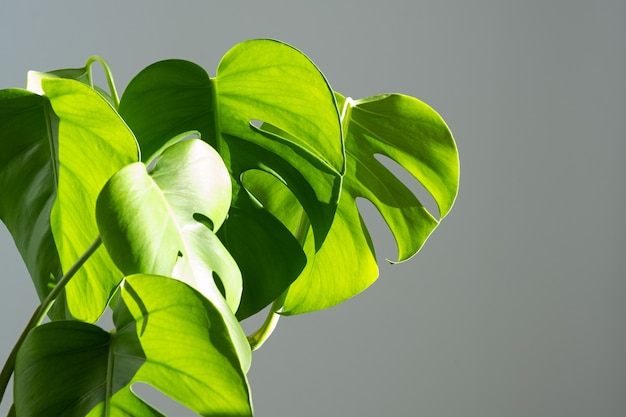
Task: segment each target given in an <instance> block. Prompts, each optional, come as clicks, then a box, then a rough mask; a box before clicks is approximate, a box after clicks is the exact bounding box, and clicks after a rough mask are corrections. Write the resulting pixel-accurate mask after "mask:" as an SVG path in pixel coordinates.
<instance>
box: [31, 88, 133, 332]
mask: <svg viewBox="0 0 626 417" xmlns="http://www.w3.org/2000/svg"><path fill="white" fill-rule="evenodd" d="M42 88H43V90H44V91H45V93H46V96H47V97H48V99H49V100H50V102H51V104H52V108H53V110H54V112H55V114H56V115H57V116H58V118H59V126H58V161H59V170H58V189H57V195H56V200H55V202H54V205H53V207H52V212H51V219H50V222H51V225H52V233H53V235H54V241H55V243H56V246H57V250H58V253H59V258H60V260H61V265H62V267H63V270H64V271H66V270H67V269H68V268H69V267H71V266H72V265H73V264H74V263H75V262H76V261H77V260H78V259H79V257H80V256H81V255H82V254H83V253H84V252H85V250H86V249H87V248H88V247H89V246H90V245H91V244H92V243H93V242H94V241H95V239H97V238H98V235H99V233H98V228H97V225H96V219H95V203H96V198H97V196H98V193H99V192H100V190H101V188H102V187H103V186H104V184H105V183H106V181H107V180H108V179H109V178H110V177H111V175H113V174H114V173H115V172H117V171H118V170H119V169H120V168H122V167H123V166H126V165H128V164H130V163H132V162H134V161H137V160H138V159H139V156H138V149H137V143H136V141H135V138H134V136H133V134H132V132H131V131H130V130H129V129H128V127H127V126H126V124H125V123H124V121H123V120H122V119H121V118H120V116H119V115H118V114H117V112H116V111H115V110H114V109H113V107H112V106H111V105H110V104H109V102H107V101H106V100H105V99H104V98H103V97H102V96H101V95H100V94H98V93H97V92H95V91H94V90H93V89H91V88H90V87H88V86H86V85H84V84H82V83H80V82H78V81H75V80H69V79H61V78H49V79H44V80H42ZM121 279H122V274H121V273H120V272H119V270H118V269H117V268H116V267H115V265H114V264H113V262H112V261H111V259H110V258H109V256H108V255H107V253H106V250H105V249H104V248H99V249H98V250H97V251H96V252H95V253H94V254H93V255H92V256H91V257H90V258H89V260H87V262H86V263H85V264H84V265H83V267H82V268H81V269H80V270H79V271H78V273H77V274H76V275H75V276H74V278H73V279H72V280H71V281H70V282H69V284H68V285H67V287H66V288H65V294H66V298H67V306H68V309H69V313H70V314H71V315H72V316H73V317H76V318H78V319H81V320H83V321H95V320H96V319H97V318H98V317H99V316H100V314H101V313H102V311H103V310H104V308H105V306H106V303H107V301H108V299H109V297H110V295H111V291H112V290H113V289H114V288H115V287H116V285H117V284H118V283H119V282H120V280H121Z"/></svg>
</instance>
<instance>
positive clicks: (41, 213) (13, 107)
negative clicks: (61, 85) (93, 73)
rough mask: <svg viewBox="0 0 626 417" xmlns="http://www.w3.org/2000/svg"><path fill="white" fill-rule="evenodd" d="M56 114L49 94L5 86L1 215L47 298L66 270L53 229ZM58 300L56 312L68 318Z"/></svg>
mask: <svg viewBox="0 0 626 417" xmlns="http://www.w3.org/2000/svg"><path fill="white" fill-rule="evenodd" d="M56 122H57V120H56V116H55V115H54V113H53V112H52V108H51V107H50V104H49V102H48V100H47V99H46V98H45V97H42V96H39V95H37V94H33V93H31V92H28V91H26V90H21V89H8V90H2V91H0V195H1V197H0V220H2V222H3V223H4V224H5V225H6V227H7V229H8V230H9V232H10V233H11V235H12V236H13V239H14V241H15V245H16V246H17V249H18V250H19V252H20V254H21V256H22V259H23V260H24V263H25V265H26V268H27V269H28V272H29V274H30V276H31V278H32V280H33V283H34V284H35V288H36V290H37V294H38V296H39V298H40V299H43V298H44V297H45V296H46V295H47V294H48V293H49V292H50V289H51V285H52V284H53V283H54V281H55V280H56V279H59V278H60V277H61V275H62V271H61V263H60V260H59V256H58V253H57V250H56V246H55V244H54V239H53V237H52V231H51V228H50V212H51V210H52V204H53V202H54V198H55V195H56V187H57V175H58V160H57V155H56V149H57V146H58V144H57V138H56ZM58 307H62V304H61V303H57V304H56V305H55V307H54V308H53V310H52V311H51V312H50V314H51V315H52V316H54V317H62V316H63V314H64V310H63V309H62V308H61V309H59V308H58Z"/></svg>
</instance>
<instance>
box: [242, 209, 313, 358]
mask: <svg viewBox="0 0 626 417" xmlns="http://www.w3.org/2000/svg"><path fill="white" fill-rule="evenodd" d="M310 226H311V223H310V222H309V218H308V217H307V215H306V213H305V212H304V211H302V214H301V215H300V222H299V223H298V229H297V230H296V235H295V237H296V239H297V240H298V243H300V246H304V242H305V240H306V236H307V234H308V232H309V227H310ZM288 292H289V288H287V289H286V290H285V292H283V293H282V294H281V295H280V296H279V297H278V298H277V299H276V300H274V302H273V303H272V307H271V308H270V311H269V312H268V314H267V317H266V318H265V321H264V322H263V324H262V325H261V327H259V329H258V330H257V331H256V332H254V333H253V334H251V335H250V336H248V343H250V349H252V350H253V351H254V350H257V349H259V348H260V347H261V346H262V345H263V343H265V342H266V341H267V339H269V337H270V336H271V335H272V333H273V332H274V329H275V328H276V326H277V325H278V320H279V319H280V312H281V311H282V310H283V307H284V303H285V300H286V299H287V293H288Z"/></svg>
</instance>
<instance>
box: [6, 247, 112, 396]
mask: <svg viewBox="0 0 626 417" xmlns="http://www.w3.org/2000/svg"><path fill="white" fill-rule="evenodd" d="M101 244H102V240H101V239H100V236H98V238H97V239H96V240H95V241H94V242H93V243H92V244H91V246H90V247H89V248H88V249H87V250H86V251H85V253H84V254H83V255H82V256H81V257H80V258H79V259H78V261H76V263H75V264H74V265H72V267H71V268H70V269H68V270H67V272H66V273H65V275H63V276H62V277H61V279H60V280H59V282H58V283H57V285H56V286H55V287H54V288H53V289H52V291H50V293H48V295H47V296H46V298H45V299H44V300H43V301H42V302H41V304H40V305H39V307H37V309H35V312H34V313H33V315H32V317H31V318H30V320H29V322H28V324H27V325H26V327H25V328H24V331H23V332H22V334H21V335H20V337H19V339H18V340H17V343H15V346H13V350H11V353H10V354H9V357H8V358H7V360H6V362H5V363H4V367H3V368H2V372H1V373H0V403H1V402H2V399H3V398H4V393H5V391H6V388H7V385H8V384H9V380H10V379H11V375H12V374H13V370H14V368H15V359H16V358H17V352H18V351H19V350H20V348H21V347H22V344H23V343H24V340H26V336H28V333H29V332H30V331H31V330H32V329H34V328H35V327H37V326H38V325H40V324H41V322H42V321H43V319H44V318H45V317H46V314H48V311H50V308H51V307H52V304H53V303H54V301H55V300H56V298H57V297H58V296H59V294H60V293H61V291H62V290H63V288H65V286H66V285H67V283H68V282H69V281H70V279H72V277H73V276H74V275H75V274H76V272H77V271H78V270H79V269H80V268H81V267H82V266H83V264H84V263H85V262H86V261H87V259H89V257H90V256H91V255H92V254H93V253H94V252H95V251H96V249H98V247H99V246H100V245H101Z"/></svg>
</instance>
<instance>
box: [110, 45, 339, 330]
mask: <svg viewBox="0 0 626 417" xmlns="http://www.w3.org/2000/svg"><path fill="white" fill-rule="evenodd" d="M120 114H121V115H122V116H123V117H124V119H125V120H126V121H127V123H128V124H129V126H130V127H131V128H132V129H133V132H135V135H136V136H137V139H138V141H139V143H140V144H141V147H142V149H143V150H144V153H145V155H146V156H147V155H151V154H153V153H154V152H157V151H158V149H159V148H160V147H161V146H162V144H163V140H164V138H169V137H171V136H173V135H175V134H178V133H180V132H182V131H187V130H197V131H199V132H201V136H202V139H203V140H205V141H206V142H208V143H209V144H211V145H212V146H214V147H215V148H216V149H217V150H218V152H219V153H220V155H221V156H222V158H223V159H224V161H225V163H226V165H227V167H228V169H229V171H230V173H231V176H232V178H233V215H231V216H230V217H229V219H228V220H227V222H226V224H225V227H223V228H222V229H221V231H220V236H221V238H222V240H223V241H224V242H225V244H226V245H227V247H228V248H229V250H230V251H231V253H232V254H233V256H234V257H235V259H236V260H237V262H238V264H239V265H240V266H241V268H242V274H243V279H244V295H243V300H242V306H241V311H242V313H240V318H242V316H247V315H249V314H252V313H254V312H256V311H258V310H260V309H261V308H263V307H264V306H265V305H267V304H268V303H269V302H271V301H272V300H273V299H274V298H276V297H277V296H278V295H279V294H280V293H281V292H282V291H283V290H284V289H285V288H287V286H289V284H290V283H291V282H292V281H293V280H294V279H295V278H296V276H297V274H298V273H299V271H300V270H301V269H302V267H303V266H304V262H305V258H304V255H303V254H302V251H301V249H300V247H299V245H298V243H297V241H296V240H295V239H294V238H293V237H290V236H289V234H288V233H287V231H286V230H285V229H284V228H283V227H280V224H279V223H277V222H276V221H273V222H272V221H271V220H268V216H267V213H266V212H265V211H264V210H263V209H261V208H260V207H259V206H258V204H257V203H256V202H255V201H254V199H252V198H251V197H250V195H249V193H248V192H247V191H246V190H245V189H244V188H243V187H242V184H241V177H242V174H243V173H245V172H247V171H249V170H261V171H264V172H267V173H270V174H272V175H273V176H274V177H276V178H278V179H279V181H281V182H282V183H283V184H285V185H286V186H287V187H289V188H290V189H291V191H292V192H293V193H294V195H295V196H296V198H297V199H298V200H299V201H300V203H301V204H302V206H303V207H304V210H305V211H306V214H307V216H308V218H309V220H310V222H311V224H312V230H313V234H314V237H315V243H316V246H317V247H320V245H321V243H322V242H323V240H324V238H325V236H326V234H327V232H328V230H329V227H330V225H331V223H332V219H333V216H334V212H335V210H336V204H337V200H338V196H339V192H340V188H341V174H342V173H343V171H344V155H343V153H344V152H343V145H342V136H341V124H340V120H339V113H338V111H337V107H336V102H335V99H334V96H333V93H332V91H331V89H330V87H329V86H328V83H327V82H326V80H325V78H324V76H323V75H322V74H321V72H320V71H319V70H318V69H317V67H316V66H315V65H314V64H313V63H312V62H311V61H310V60H309V59H308V58H307V57H306V56H305V55H304V54H302V53H301V52H299V51H298V50H296V49H294V48H292V47H290V46H288V45H285V44H283V43H280V42H277V41H272V40H253V41H247V42H243V43H241V44H239V45H237V46H235V47H234V48H233V49H231V50H230V51H229V52H228V53H227V54H226V55H225V56H224V57H223V59H222V61H221V62H220V65H219V67H218V70H217V74H216V76H215V77H214V78H210V77H209V76H208V74H207V73H206V72H205V71H204V70H203V69H202V68H200V67H198V66H197V65H195V64H193V63H190V62H186V61H180V60H170V61H162V62H158V63H156V64H153V65H151V66H149V67H147V68H146V69H145V70H143V71H142V72H141V73H139V74H138V75H137V76H136V77H135V78H134V79H133V80H132V81H131V82H130V84H129V85H128V87H127V89H126V91H125V92H124V95H123V96H122V100H121V102H120ZM262 124H263V125H264V126H270V125H271V126H277V127H278V128H280V129H281V131H284V132H289V137H288V138H286V137H284V136H283V137H281V136H275V135H273V134H272V133H271V131H268V129H264V128H263V127H262ZM269 226H271V227H269ZM280 229H282V230H280ZM249 230H253V232H252V233H248V231H249ZM272 230H275V232H272ZM268 232H269V233H268ZM250 247H254V248H255V250H253V251H250V250H249V249H250ZM259 256H263V257H264V259H273V260H275V261H274V262H275V264H280V263H282V262H283V261H284V262H286V263H288V264H290V268H287V269H286V270H285V274H280V275H279V274H276V272H275V271H273V270H272V265H269V264H268V265H264V264H261V265H259V264H258V262H257V260H258V257H259ZM265 266H269V267H270V268H269V269H261V268H263V267H265ZM251 288H257V289H258V290H259V291H258V292H255V294H254V296H251V295H249V294H246V292H247V290H248V289H251ZM255 291H256V290H255Z"/></svg>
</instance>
